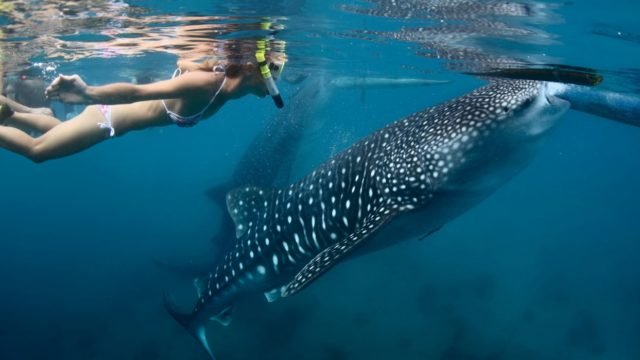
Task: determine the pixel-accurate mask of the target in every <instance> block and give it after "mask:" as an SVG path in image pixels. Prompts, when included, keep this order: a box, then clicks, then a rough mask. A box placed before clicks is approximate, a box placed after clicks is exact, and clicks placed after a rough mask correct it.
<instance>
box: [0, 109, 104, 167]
mask: <svg viewBox="0 0 640 360" xmlns="http://www.w3.org/2000/svg"><path fill="white" fill-rule="evenodd" d="M5 106H6V105H5ZM2 113H3V112H2V109H0V122H2V120H3V119H2ZM16 116H34V115H33V114H20V113H14V114H13V115H12V116H10V117H9V118H8V120H13V118H14V117H16ZM99 121H102V113H100V110H98V109H97V108H95V107H88V108H87V109H85V111H84V112H82V114H80V115H78V116H76V117H75V118H73V119H71V120H68V121H65V122H61V123H59V124H58V125H57V126H54V127H52V128H51V129H50V130H49V131H47V132H46V133H44V134H43V135H42V136H40V137H37V138H33V137H31V136H29V135H28V134H26V133H25V132H23V131H20V130H18V129H16V128H13V127H8V126H0V147H3V148H5V149H7V150H9V151H12V152H15V153H17V154H20V155H22V156H25V157H27V158H29V159H31V160H32V161H34V162H36V163H40V162H44V161H47V160H51V159H56V158H61V157H64V156H68V155H71V154H75V153H77V152H80V151H82V150H84V149H87V148H89V147H91V146H93V145H95V144H97V143H99V142H101V141H103V140H105V139H107V138H108V137H109V131H108V130H105V129H102V128H100V127H99V126H98V122H99Z"/></svg>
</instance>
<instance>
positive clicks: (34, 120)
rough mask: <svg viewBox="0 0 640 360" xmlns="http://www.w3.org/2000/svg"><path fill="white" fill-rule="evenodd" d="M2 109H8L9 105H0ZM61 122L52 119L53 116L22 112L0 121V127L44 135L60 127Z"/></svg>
mask: <svg viewBox="0 0 640 360" xmlns="http://www.w3.org/2000/svg"><path fill="white" fill-rule="evenodd" d="M2 107H7V108H8V107H9V105H2ZM60 123H62V121H60V120H58V119H56V118H54V117H53V116H46V115H38V114H27V113H22V112H15V113H14V114H13V116H11V117H9V118H7V119H6V120H4V121H2V120H0V125H4V126H11V127H14V128H18V129H20V130H23V131H30V130H33V131H37V132H39V133H46V132H47V131H49V130H51V129H53V128H54V127H56V126H58V125H60Z"/></svg>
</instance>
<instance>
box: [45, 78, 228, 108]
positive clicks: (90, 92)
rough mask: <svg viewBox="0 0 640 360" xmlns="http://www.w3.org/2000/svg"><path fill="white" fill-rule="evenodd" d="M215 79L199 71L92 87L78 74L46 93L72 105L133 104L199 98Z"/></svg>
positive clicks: (60, 81) (53, 85)
mask: <svg viewBox="0 0 640 360" xmlns="http://www.w3.org/2000/svg"><path fill="white" fill-rule="evenodd" d="M211 76H214V75H213V73H211V72H201V71H198V72H192V73H188V74H184V75H182V76H180V77H177V78H174V79H171V80H164V81H159V82H155V83H151V84H144V85H136V84H129V83H113V84H108V85H102V86H88V85H87V84H86V83H85V82H84V81H83V80H82V79H81V78H80V77H79V76H78V75H72V76H64V75H61V76H59V77H58V78H57V79H55V80H54V81H53V82H52V83H51V85H50V86H49V87H48V88H47V90H46V91H45V94H46V95H47V97H48V98H49V99H52V100H59V101H62V102H66V103H72V104H109V105H115V104H130V103H134V102H138V101H144V100H158V99H171V98H179V97H188V96H191V95H195V94H196V93H197V92H199V91H203V90H206V89H209V88H210V87H211V86H215V85H212V79H211ZM220 81H222V79H220Z"/></svg>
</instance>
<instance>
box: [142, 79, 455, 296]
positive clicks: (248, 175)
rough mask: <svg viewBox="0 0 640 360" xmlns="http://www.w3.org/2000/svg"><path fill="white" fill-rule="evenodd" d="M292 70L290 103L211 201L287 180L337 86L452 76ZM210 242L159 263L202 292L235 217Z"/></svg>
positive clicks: (419, 83) (402, 84)
mask: <svg viewBox="0 0 640 360" xmlns="http://www.w3.org/2000/svg"><path fill="white" fill-rule="evenodd" d="M287 74H288V75H290V76H293V77H295V78H296V79H297V81H296V84H295V85H296V86H295V89H294V90H293V92H292V93H291V95H290V96H288V97H287V98H288V99H287V106H285V107H284V108H283V109H282V110H279V111H278V112H277V113H275V115H274V116H273V117H272V118H271V119H270V120H269V121H267V122H266V123H265V126H264V128H263V129H262V130H261V131H260V132H259V133H258V134H257V135H256V136H255V137H254V139H253V140H252V141H251V143H250V144H249V145H248V147H247V149H246V150H245V151H244V153H243V155H242V156H241V157H240V159H239V160H238V162H237V164H236V165H235V169H234V171H233V172H232V174H231V175H230V176H229V177H228V179H227V180H225V181H223V182H220V183H218V184H217V185H214V186H211V187H210V188H209V189H207V191H206V196H207V197H208V198H209V199H210V200H211V203H213V204H215V205H219V206H223V207H224V206H226V195H227V193H228V192H229V191H231V190H233V189H234V188H237V187H240V186H242V185H244V184H247V183H251V184H253V185H254V186H268V187H273V186H283V185H286V184H288V182H289V181H290V179H291V172H292V167H293V165H294V163H295V160H296V156H297V155H298V151H299V149H300V146H301V144H302V142H303V139H304V138H305V136H306V134H307V132H308V131H309V128H310V127H311V125H312V124H314V123H316V122H317V121H318V116H317V114H318V113H319V112H320V111H321V110H322V109H323V108H324V107H325V106H327V104H328V103H329V101H330V100H331V97H332V95H333V94H334V91H335V90H336V89H350V90H356V91H357V90H360V91H365V90H371V89H379V88H380V89H389V88H407V87H428V86H437V85H445V84H449V83H450V82H451V81H449V80H435V79H423V78H388V77H384V78H382V77H355V76H331V74H330V73H328V72H326V71H318V72H313V73H295V72H289V73H287ZM285 80H286V79H285ZM210 244H211V245H210V246H211V249H210V251H208V252H207V253H206V255H205V256H204V258H202V257H198V258H190V259H188V260H186V261H185V260H183V261H176V260H173V261H169V260H161V259H154V263H155V264H156V266H158V267H159V268H161V269H163V270H165V271H168V272H169V273H171V274H174V275H177V276H179V277H181V278H188V279H190V280H193V281H194V285H195V287H196V289H197V290H198V292H200V291H201V288H202V284H201V282H202V281H203V279H206V276H204V277H203V275H206V274H207V273H208V271H209V269H210V268H211V267H212V266H215V264H217V263H218V262H219V261H220V258H221V257H222V256H224V255H225V254H226V253H227V252H228V251H229V250H230V249H231V248H233V246H235V226H234V224H233V221H232V219H231V218H230V217H228V216H223V217H221V218H220V225H219V227H218V228H217V230H216V232H215V233H214V234H213V236H212V237H211V242H210Z"/></svg>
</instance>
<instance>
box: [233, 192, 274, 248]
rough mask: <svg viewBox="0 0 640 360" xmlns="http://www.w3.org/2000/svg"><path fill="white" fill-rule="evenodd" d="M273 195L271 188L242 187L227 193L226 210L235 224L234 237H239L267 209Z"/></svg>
mask: <svg viewBox="0 0 640 360" xmlns="http://www.w3.org/2000/svg"><path fill="white" fill-rule="evenodd" d="M272 196H273V190H272V189H262V188H258V187H251V186H248V187H242V188H237V189H233V190H231V191H229V193H228V194H227V210H228V211H229V214H230V215H231V218H232V219H233V222H234V223H235V225H236V237H237V238H241V237H242V236H243V235H244V234H245V233H246V232H247V230H248V229H249V228H250V227H251V223H252V222H254V223H255V222H256V220H257V219H259V217H260V216H262V214H264V212H265V211H266V210H267V207H268V206H269V202H270V201H271V198H272Z"/></svg>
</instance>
